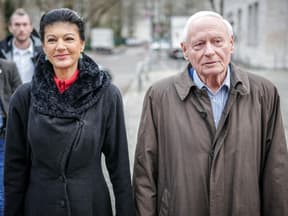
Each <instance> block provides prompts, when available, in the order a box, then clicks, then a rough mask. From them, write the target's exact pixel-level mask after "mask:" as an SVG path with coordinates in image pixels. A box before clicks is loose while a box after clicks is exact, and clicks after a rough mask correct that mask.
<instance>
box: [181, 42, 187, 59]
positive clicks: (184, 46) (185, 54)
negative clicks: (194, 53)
mask: <svg viewBox="0 0 288 216" xmlns="http://www.w3.org/2000/svg"><path fill="white" fill-rule="evenodd" d="M180 45H181V48H182V52H183V56H184V59H185V60H188V48H187V44H186V43H185V42H181V43H180Z"/></svg>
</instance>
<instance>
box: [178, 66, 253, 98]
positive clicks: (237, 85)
mask: <svg viewBox="0 0 288 216" xmlns="http://www.w3.org/2000/svg"><path fill="white" fill-rule="evenodd" d="M190 67H192V66H191V64H188V65H187V66H186V67H185V69H184V71H183V72H182V73H180V74H179V75H178V76H177V77H176V78H175V80H174V86H175V88H176V91H177V94H178V96H179V97H180V98H181V100H185V99H186V97H187V96H188V95H189V93H190V91H191V90H193V89H197V86H196V84H195V83H194V82H193V81H192V80H191V78H190V76H189V72H188V70H189V68H190ZM230 68H231V87H230V89H231V91H230V92H231V94H234V93H236V92H239V93H240V94H241V95H246V94H249V92H250V85H249V80H248V75H247V73H246V72H244V71H242V70H241V69H240V68H239V67H237V66H235V65H234V64H230Z"/></svg>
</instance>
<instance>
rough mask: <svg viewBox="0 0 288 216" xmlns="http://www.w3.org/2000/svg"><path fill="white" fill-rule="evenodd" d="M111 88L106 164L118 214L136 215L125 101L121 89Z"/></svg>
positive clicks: (105, 141) (104, 148)
mask: <svg viewBox="0 0 288 216" xmlns="http://www.w3.org/2000/svg"><path fill="white" fill-rule="evenodd" d="M111 86H112V87H111V88H110V90H111V91H110V93H111V95H109V99H107V100H108V101H110V103H108V104H109V106H108V107H107V110H108V115H107V119H108V121H107V128H106V132H105V140H104V144H103V153H104V155H105V161H106V166H107V169H108V172H109V176H110V180H111V183H112V185H113V191H114V196H115V207H116V215H125V216H134V214H135V213H134V212H135V209H134V205H133V199H132V185H131V174H130V165H129V154H128V142H127V135H126V127H125V119H124V111H123V102H122V97H121V94H120V91H119V90H118V89H117V88H116V87H115V86H113V85H111Z"/></svg>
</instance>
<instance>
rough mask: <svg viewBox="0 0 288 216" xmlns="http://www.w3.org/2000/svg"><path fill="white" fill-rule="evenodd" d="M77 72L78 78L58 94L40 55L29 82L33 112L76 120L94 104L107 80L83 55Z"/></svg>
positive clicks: (48, 68) (50, 69) (50, 71)
mask: <svg viewBox="0 0 288 216" xmlns="http://www.w3.org/2000/svg"><path fill="white" fill-rule="evenodd" d="M78 69H79V77H78V79H77V80H76V81H75V82H74V83H73V84H72V85H71V86H70V87H69V88H68V89H67V90H66V91H64V92H63V93H62V94H60V93H59V91H58V89H57V86H56V84H55V82H54V80H53V76H54V72H53V67H52V65H51V63H50V62H49V61H47V60H45V56H44V54H41V55H40V57H39V59H38V63H37V65H36V69H35V74H34V76H33V79H32V91H31V97H32V104H33V109H35V110H36V111H38V112H39V113H42V114H46V115H51V116H56V117H79V116H80V115H81V113H83V112H85V111H86V110H87V109H89V108H90V107H92V106H93V105H94V104H96V103H97V101H98V99H99V98H100V97H101V95H102V94H103V91H104V90H105V88H106V87H107V86H109V84H110V79H109V77H108V76H107V74H106V73H105V72H103V71H101V70H99V67H98V65H97V64H96V63H95V62H94V61H93V60H92V59H91V58H90V57H88V56H87V55H85V54H83V58H82V59H80V60H79V63H78Z"/></svg>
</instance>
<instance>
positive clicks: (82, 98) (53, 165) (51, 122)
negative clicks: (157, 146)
mask: <svg viewBox="0 0 288 216" xmlns="http://www.w3.org/2000/svg"><path fill="white" fill-rule="evenodd" d="M78 67H79V71H80V74H79V77H78V79H77V80H76V82H75V83H74V84H73V85H72V86H70V88H69V89H67V90H66V91H65V92H64V93H63V94H60V93H59V92H58V90H57V87H56V85H55V83H54V81H53V70H52V66H51V64H50V63H48V62H47V61H45V60H44V57H41V58H40V62H39V64H38V66H37V68H36V73H35V75H34V77H33V80H32V85H31V86H30V85H29V84H27V85H26V84H24V85H23V86H22V87H21V88H20V89H19V90H18V91H16V94H15V95H14V97H13V98H12V101H11V104H10V112H9V117H8V125H7V135H6V138H7V141H6V152H5V156H6V159H5V177H4V184H5V199H6V200H5V215H6V216H20V215H25V216H66V215H67V216H110V215H112V208H111V201H110V196H109V191H108V188H107V185H106V182H105V180H104V177H103V172H102V168H101V155H102V153H104V155H105V160H106V165H107V168H108V171H109V175H110V179H111V182H112V185H113V189H114V195H115V201H116V214H117V215H119V216H130V215H133V211H134V208H133V204H132V191H131V178H130V169H129V159H128V149H127V138H126V130H125V124H124V116H123V105H122V99H121V95H120V92H119V90H118V89H117V88H116V87H115V86H114V85H113V84H111V83H110V81H109V79H108V77H107V75H106V74H105V73H103V72H101V71H99V69H98V66H97V64H96V63H94V62H93V61H92V60H91V59H90V58H89V57H88V56H85V55H84V58H83V59H81V60H80V61H79V66H78ZM30 89H31V91H30ZM29 92H31V94H30V96H31V97H30V98H31V101H30V106H29V108H27V107H28V106H27V105H28V104H29ZM28 109H29V110H28ZM28 112H29V115H28V116H27V114H28Z"/></svg>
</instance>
